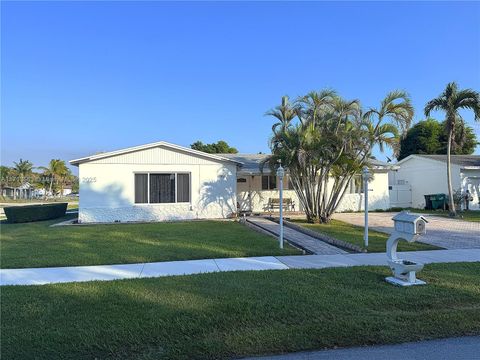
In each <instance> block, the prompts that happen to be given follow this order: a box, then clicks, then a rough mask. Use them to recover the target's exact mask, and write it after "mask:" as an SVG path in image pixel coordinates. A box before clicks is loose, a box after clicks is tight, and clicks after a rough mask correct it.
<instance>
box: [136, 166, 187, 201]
mask: <svg viewBox="0 0 480 360" xmlns="http://www.w3.org/2000/svg"><path fill="white" fill-rule="evenodd" d="M179 174H180V175H188V185H189V189H188V201H177V198H178V193H177V191H178V175H179ZM135 175H147V202H145V203H137V202H135ZM150 175H175V202H165V203H161V202H156V203H152V202H150ZM133 192H134V199H133V203H134V204H135V205H153V206H168V205H172V204H191V203H192V173H191V172H190V171H134V172H133Z"/></svg>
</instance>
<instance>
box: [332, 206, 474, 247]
mask: <svg viewBox="0 0 480 360" xmlns="http://www.w3.org/2000/svg"><path fill="white" fill-rule="evenodd" d="M412 213H414V212H413V211H412ZM396 214H397V213H374V212H372V213H369V215H368V218H369V220H368V222H369V225H370V228H371V229H373V230H378V231H381V232H385V233H388V234H391V233H392V231H393V220H392V217H393V216H395V215H396ZM419 215H422V216H425V218H426V219H427V220H428V222H429V223H428V224H427V233H426V234H425V235H423V236H422V237H421V238H420V239H419V240H418V241H420V242H423V243H426V244H430V245H435V246H439V247H442V248H444V249H480V222H473V221H465V220H460V219H449V218H445V217H440V216H433V215H428V214H419ZM333 218H334V219H337V220H341V221H345V222H347V223H350V224H353V225H357V226H363V224H364V219H363V213H337V214H334V215H333Z"/></svg>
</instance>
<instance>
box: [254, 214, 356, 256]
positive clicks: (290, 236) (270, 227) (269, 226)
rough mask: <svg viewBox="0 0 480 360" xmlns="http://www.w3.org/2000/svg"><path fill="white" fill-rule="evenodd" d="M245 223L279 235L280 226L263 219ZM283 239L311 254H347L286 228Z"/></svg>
mask: <svg viewBox="0 0 480 360" xmlns="http://www.w3.org/2000/svg"><path fill="white" fill-rule="evenodd" d="M246 221H247V222H249V223H251V224H254V225H255V226H258V227H260V228H262V229H263V230H266V231H268V232H270V233H272V234H274V235H276V236H279V234H280V225H279V224H277V223H276V222H273V221H271V220H268V219H266V218H264V217H259V216H249V217H247V218H246ZM283 237H284V239H285V240H287V241H288V242H290V243H291V244H292V245H295V246H298V247H300V248H302V249H304V250H307V251H308V252H310V253H311V254H316V255H334V254H346V253H347V252H346V251H344V250H342V249H339V248H337V247H335V246H333V245H330V244H327V243H326V242H323V241H321V240H319V239H317V238H314V237H312V236H309V235H306V234H304V233H301V232H299V231H297V230H294V229H292V228H289V227H286V226H284V227H283Z"/></svg>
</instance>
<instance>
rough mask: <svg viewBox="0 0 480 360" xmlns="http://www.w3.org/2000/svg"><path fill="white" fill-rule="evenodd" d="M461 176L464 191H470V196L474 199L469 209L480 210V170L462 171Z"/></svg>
mask: <svg viewBox="0 0 480 360" xmlns="http://www.w3.org/2000/svg"><path fill="white" fill-rule="evenodd" d="M460 176H461V182H462V188H463V189H464V191H466V190H467V189H468V190H470V194H471V196H472V197H473V201H471V202H470V204H469V209H470V210H480V169H479V170H474V169H462V172H461V173H460ZM462 205H463V204H462Z"/></svg>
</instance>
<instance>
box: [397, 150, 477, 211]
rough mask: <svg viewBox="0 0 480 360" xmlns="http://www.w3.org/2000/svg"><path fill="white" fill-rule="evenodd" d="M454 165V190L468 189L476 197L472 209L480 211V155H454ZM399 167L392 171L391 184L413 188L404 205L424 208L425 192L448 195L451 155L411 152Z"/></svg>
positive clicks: (462, 190)
mask: <svg viewBox="0 0 480 360" xmlns="http://www.w3.org/2000/svg"><path fill="white" fill-rule="evenodd" d="M451 164H452V187H453V190H454V191H456V190H460V191H461V192H462V194H465V192H466V190H467V189H468V190H469V191H470V193H471V195H472V197H473V201H472V202H471V203H470V209H471V210H480V206H479V194H480V155H452V158H451ZM396 166H397V169H395V170H392V171H391V172H390V174H389V185H390V186H391V187H393V188H395V187H400V188H401V187H403V188H405V189H409V191H410V196H409V197H408V198H407V197H405V204H403V205H404V206H403V207H414V208H424V207H425V197H424V195H429V194H439V193H444V194H448V187H447V155H410V156H408V157H406V158H405V159H403V160H401V161H399V162H398V163H397V164H396ZM406 193H407V192H405V194H406Z"/></svg>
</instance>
